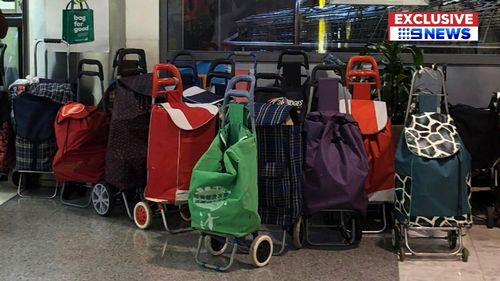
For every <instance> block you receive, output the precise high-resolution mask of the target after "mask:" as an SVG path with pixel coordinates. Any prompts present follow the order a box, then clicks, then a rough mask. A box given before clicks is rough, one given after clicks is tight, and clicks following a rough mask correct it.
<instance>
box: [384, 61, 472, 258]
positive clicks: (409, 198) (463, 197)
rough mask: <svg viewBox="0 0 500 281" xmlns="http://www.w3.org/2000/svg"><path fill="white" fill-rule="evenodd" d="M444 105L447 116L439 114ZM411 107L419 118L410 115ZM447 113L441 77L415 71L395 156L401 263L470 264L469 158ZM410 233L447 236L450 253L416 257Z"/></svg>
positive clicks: (395, 236)
mask: <svg viewBox="0 0 500 281" xmlns="http://www.w3.org/2000/svg"><path fill="white" fill-rule="evenodd" d="M441 99H443V101H444V107H445V110H446V112H445V113H444V114H443V113H440V104H441ZM412 105H413V106H412ZM412 107H413V108H416V109H417V110H418V111H419V112H414V113H411V112H410V109H411V108H412ZM448 112H449V111H448V98H447V93H446V87H445V81H444V75H443V72H442V71H441V70H440V69H431V68H427V67H426V68H422V69H421V70H419V71H416V72H415V73H414V75H413V79H412V87H411V90H410V97H409V101H408V108H407V112H406V117H405V121H406V125H405V129H404V132H403V134H402V136H401V138H400V140H399V143H398V147H397V151H396V192H395V202H394V204H395V205H394V207H395V208H394V217H395V219H396V220H395V227H394V229H393V233H392V235H393V239H392V242H393V246H394V249H395V250H397V251H398V254H399V259H400V260H401V261H403V260H404V259H405V258H406V256H407V255H415V256H425V257H456V256H458V257H461V258H462V260H463V261H467V259H468V255H469V252H468V250H467V249H466V248H464V247H463V243H462V233H463V231H462V229H463V228H464V227H470V226H471V223H472V219H471V209H470V205H469V200H468V197H469V194H470V192H469V190H470V162H471V157H470V155H469V152H468V151H467V150H466V148H465V146H464V145H463V142H462V140H461V139H460V136H459V135H458V132H457V129H456V127H455V124H454V121H453V119H452V118H451V117H450V115H449V113H448ZM410 114H411V115H410ZM410 230H417V231H418V230H438V231H446V232H447V239H448V243H449V247H450V251H446V252H431V253H430V252H417V251H416V250H415V249H414V248H412V246H411V244H410V238H411V237H410V233H409V231H410ZM406 250H408V251H409V253H407V252H406Z"/></svg>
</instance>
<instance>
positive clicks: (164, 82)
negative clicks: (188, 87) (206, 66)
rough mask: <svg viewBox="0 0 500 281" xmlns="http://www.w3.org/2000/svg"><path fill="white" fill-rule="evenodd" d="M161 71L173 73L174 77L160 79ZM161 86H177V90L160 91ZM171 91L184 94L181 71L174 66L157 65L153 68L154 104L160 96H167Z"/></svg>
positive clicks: (152, 95) (152, 93)
mask: <svg viewBox="0 0 500 281" xmlns="http://www.w3.org/2000/svg"><path fill="white" fill-rule="evenodd" d="M161 71H166V72H168V73H171V74H172V75H173V77H167V78H160V77H159V74H160V72H161ZM161 86H163V87H168V86H175V88H174V90H158V88H159V87H161ZM170 91H178V92H180V93H181V94H182V79H181V74H180V72H179V70H178V69H177V67H175V66H174V65H173V64H168V63H166V64H156V65H155V66H154V68H153V90H152V91H151V97H152V98H153V104H154V102H155V99H156V98H157V97H158V95H160V94H162V95H165V94H167V93H168V92H170Z"/></svg>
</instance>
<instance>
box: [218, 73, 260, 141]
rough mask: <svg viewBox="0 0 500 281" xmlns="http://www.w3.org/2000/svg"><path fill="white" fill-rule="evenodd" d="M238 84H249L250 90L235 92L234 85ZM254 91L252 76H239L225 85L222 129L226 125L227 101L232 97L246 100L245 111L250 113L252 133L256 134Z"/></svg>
mask: <svg viewBox="0 0 500 281" xmlns="http://www.w3.org/2000/svg"><path fill="white" fill-rule="evenodd" d="M240 82H247V83H250V90H249V91H247V90H237V89H234V87H235V86H236V84H238V83H240ZM254 90H255V76H253V75H239V76H235V77H233V78H231V80H229V82H228V84H227V88H226V93H225V94H224V103H223V104H222V114H221V115H222V117H221V119H222V127H224V125H225V124H226V108H227V106H228V105H229V101H230V99H231V98H232V97H239V98H247V99H248V104H247V109H248V111H249V113H250V123H251V125H252V131H253V132H254V133H255V132H256V124H255V103H254Z"/></svg>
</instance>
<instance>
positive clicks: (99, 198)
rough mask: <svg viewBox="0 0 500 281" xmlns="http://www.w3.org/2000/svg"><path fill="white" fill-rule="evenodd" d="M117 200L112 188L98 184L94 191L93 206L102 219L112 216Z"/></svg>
mask: <svg viewBox="0 0 500 281" xmlns="http://www.w3.org/2000/svg"><path fill="white" fill-rule="evenodd" d="M115 200H116V198H115V195H114V192H113V189H112V187H111V186H109V185H108V184H106V183H98V184H96V185H95V186H94V188H93V189H92V206H93V207H94V210H95V212H96V213H97V214H98V215H100V216H102V217H109V216H110V215H111V211H112V210H113V208H114V206H115Z"/></svg>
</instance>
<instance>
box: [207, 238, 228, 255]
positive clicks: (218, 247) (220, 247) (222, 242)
mask: <svg viewBox="0 0 500 281" xmlns="http://www.w3.org/2000/svg"><path fill="white" fill-rule="evenodd" d="M204 243H205V248H206V249H207V250H208V252H209V253H210V254H211V255H212V256H220V255H222V254H224V252H225V251H226V249H227V244H228V239H227V238H224V237H219V236H210V235H207V236H205V240H204Z"/></svg>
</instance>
